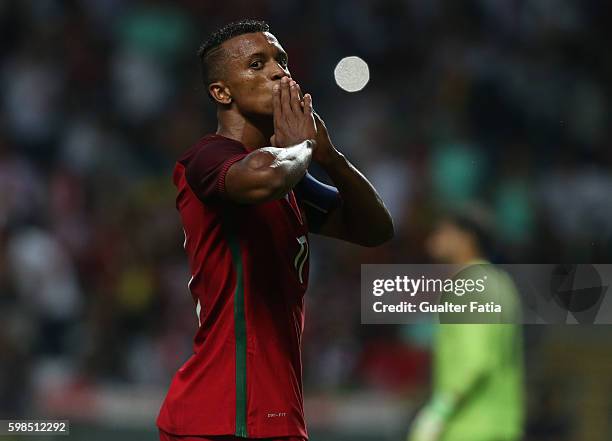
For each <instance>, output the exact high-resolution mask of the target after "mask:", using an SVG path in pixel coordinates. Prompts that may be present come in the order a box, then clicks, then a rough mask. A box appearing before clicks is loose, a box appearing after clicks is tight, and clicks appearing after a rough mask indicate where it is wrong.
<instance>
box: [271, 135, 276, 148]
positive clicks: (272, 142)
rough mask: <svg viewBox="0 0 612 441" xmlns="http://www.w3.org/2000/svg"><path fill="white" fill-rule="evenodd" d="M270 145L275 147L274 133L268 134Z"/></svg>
mask: <svg viewBox="0 0 612 441" xmlns="http://www.w3.org/2000/svg"><path fill="white" fill-rule="evenodd" d="M270 145H271V146H272V147H276V135H272V136H270Z"/></svg>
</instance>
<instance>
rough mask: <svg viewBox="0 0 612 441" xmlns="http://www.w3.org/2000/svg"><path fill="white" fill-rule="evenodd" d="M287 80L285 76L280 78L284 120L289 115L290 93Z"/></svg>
mask: <svg viewBox="0 0 612 441" xmlns="http://www.w3.org/2000/svg"><path fill="white" fill-rule="evenodd" d="M290 81H293V80H289V78H287V77H283V78H282V79H281V109H282V112H283V118H284V119H285V120H286V119H288V118H289V117H290V116H291V94H290V92H289V82H290Z"/></svg>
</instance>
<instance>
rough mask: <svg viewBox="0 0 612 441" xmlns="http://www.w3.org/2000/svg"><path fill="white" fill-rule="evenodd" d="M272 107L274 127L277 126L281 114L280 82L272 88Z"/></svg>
mask: <svg viewBox="0 0 612 441" xmlns="http://www.w3.org/2000/svg"><path fill="white" fill-rule="evenodd" d="M272 108H273V115H274V127H278V124H279V123H280V121H281V114H282V108H281V87H280V84H275V85H274V89H273V90H272Z"/></svg>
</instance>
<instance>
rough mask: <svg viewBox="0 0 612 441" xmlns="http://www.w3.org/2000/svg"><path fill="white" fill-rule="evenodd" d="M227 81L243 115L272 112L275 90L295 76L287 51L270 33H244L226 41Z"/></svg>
mask: <svg viewBox="0 0 612 441" xmlns="http://www.w3.org/2000/svg"><path fill="white" fill-rule="evenodd" d="M224 49H225V50H226V51H227V54H228V65H227V67H226V70H225V79H226V81H225V83H226V85H227V87H228V88H229V90H230V93H231V97H232V103H233V104H234V105H235V106H237V108H238V109H239V111H240V113H242V114H243V115H248V114H252V115H270V116H271V115H272V112H273V109H272V89H273V87H274V85H275V84H278V83H280V80H281V78H283V77H285V76H289V77H290V76H291V74H290V73H289V68H288V65H287V53H286V52H285V51H284V50H283V48H282V46H281V45H280V44H279V43H278V40H277V39H276V37H274V35H272V34H270V33H269V32H257V33H252V34H244V35H240V36H238V37H235V38H232V39H231V40H228V41H226V42H225V43H224Z"/></svg>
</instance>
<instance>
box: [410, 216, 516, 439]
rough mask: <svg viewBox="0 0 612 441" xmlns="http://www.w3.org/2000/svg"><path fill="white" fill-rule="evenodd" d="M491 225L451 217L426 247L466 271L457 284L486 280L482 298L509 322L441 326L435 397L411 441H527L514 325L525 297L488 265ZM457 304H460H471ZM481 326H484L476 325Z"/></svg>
mask: <svg viewBox="0 0 612 441" xmlns="http://www.w3.org/2000/svg"><path fill="white" fill-rule="evenodd" d="M488 218H489V215H488V212H487V211H486V210H484V209H483V208H482V207H479V206H477V207H472V208H471V210H470V211H465V212H462V211H458V212H456V213H452V214H450V215H447V216H445V217H444V218H443V219H442V220H441V221H440V223H439V224H438V226H437V227H436V229H435V230H434V232H433V234H432V235H431V236H430V238H429V240H428V244H427V248H428V251H429V253H430V255H431V256H432V257H433V258H434V260H436V261H438V262H442V263H448V264H454V265H458V266H461V267H463V268H464V269H462V270H461V271H460V272H459V274H458V276H461V277H462V278H468V279H469V278H474V279H478V278H481V277H482V276H483V275H484V277H485V278H486V282H485V291H484V292H482V293H479V294H478V297H479V298H481V299H482V298H484V299H495V300H496V301H497V302H499V303H503V307H504V314H501V315H497V314H486V313H481V314H480V315H478V314H466V315H465V316H464V317H462V318H460V319H459V320H458V321H452V319H451V320H449V322H450V323H461V324H440V325H439V326H438V329H437V335H436V340H435V343H434V351H433V352H434V357H433V358H434V366H433V380H434V384H433V388H432V389H433V391H432V397H431V399H430V400H429V402H428V403H427V405H426V406H425V407H424V408H423V409H422V410H421V411H420V412H419V414H418V415H417V417H416V419H415V421H414V423H413V427H412V428H411V431H410V434H409V436H408V440H409V441H465V440H470V441H518V440H520V439H521V438H522V430H523V418H524V396H523V395H524V394H523V348H522V336H521V329H520V327H519V325H517V324H516V322H517V320H518V317H519V315H520V311H519V309H520V308H519V294H518V293H517V292H516V287H515V286H514V283H513V282H512V279H511V278H510V277H509V276H508V274H506V273H505V272H504V271H502V270H500V269H498V268H496V267H495V266H494V265H491V264H489V262H488V261H487V260H486V257H487V254H488V253H489V252H490V249H491V245H490V244H491V238H492V231H491V230H492V228H491V225H490V222H489V221H488ZM451 296H453V297H455V299H456V301H461V299H462V298H467V297H468V296H463V297H457V296H455V295H454V294H451ZM466 301H467V300H466ZM447 318H450V317H448V316H447ZM475 318H483V319H484V321H483V322H478V321H471V320H474V319H475ZM491 319H493V320H491ZM497 319H499V321H498V320H497ZM489 320H491V321H489ZM443 321H444V319H443V315H442V314H441V315H440V322H441V323H442V322H443ZM464 323H465V324H464ZM502 323H504V324H502Z"/></svg>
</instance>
